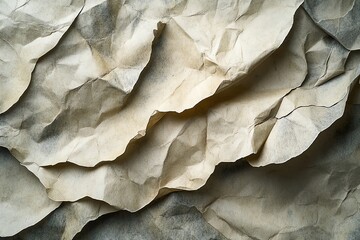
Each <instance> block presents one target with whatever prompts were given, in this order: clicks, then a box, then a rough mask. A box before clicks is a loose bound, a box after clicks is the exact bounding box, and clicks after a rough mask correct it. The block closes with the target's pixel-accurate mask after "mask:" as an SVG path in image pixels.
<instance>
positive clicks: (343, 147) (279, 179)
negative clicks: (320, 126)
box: [75, 105, 360, 240]
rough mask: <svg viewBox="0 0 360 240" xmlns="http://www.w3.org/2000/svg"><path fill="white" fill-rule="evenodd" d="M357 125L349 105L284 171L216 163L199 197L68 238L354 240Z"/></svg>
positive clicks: (109, 220) (357, 114) (358, 112)
mask: <svg viewBox="0 0 360 240" xmlns="http://www.w3.org/2000/svg"><path fill="white" fill-rule="evenodd" d="M359 121H360V106H359V105H357V106H350V105H348V106H347V110H346V113H345V117H344V118H343V119H341V120H340V121H339V122H337V123H336V124H335V125H334V126H332V127H331V128H330V129H328V130H326V131H325V132H324V133H322V134H321V135H320V136H319V138H318V139H317V140H315V143H314V144H313V145H312V146H311V147H310V148H309V149H308V150H307V151H306V152H305V153H304V154H302V155H301V156H299V157H296V158H294V159H293V160H291V161H289V162H287V163H285V164H280V165H272V166H270V165H269V166H266V167H263V168H253V167H251V166H250V165H249V164H247V163H246V161H244V160H243V161H239V162H237V163H236V164H233V163H231V164H229V163H227V164H221V165H220V166H219V167H218V168H217V169H216V170H215V173H214V174H213V175H212V176H211V177H210V179H209V181H208V182H207V183H206V185H205V186H204V187H203V188H202V189H200V190H199V191H195V192H176V193H172V194H170V195H169V196H167V197H165V198H164V199H160V200H159V201H158V202H156V203H155V204H150V205H148V206H146V207H145V208H144V209H142V210H141V211H139V212H137V213H128V212H124V211H121V212H118V213H114V214H111V215H109V216H104V217H103V218H101V219H99V220H97V221H95V222H93V223H91V224H89V225H88V226H86V227H85V228H84V229H83V231H82V232H81V233H80V234H78V235H77V236H76V238H75V239H105V238H106V239H114V238H115V239H116V238H117V237H118V236H122V238H124V239H136V238H138V239H241V240H243V239H273V240H280V239H358V238H359V235H360V232H359V222H360V212H359V202H360V187H359V184H360V177H359V170H360V162H359V151H360V139H359V137H358V136H359V134H360V124H359ZM184 219H185V221H184ZM206 222H207V223H208V224H210V225H212V226H213V227H214V228H215V229H216V230H217V231H218V233H216V231H214V229H212V228H210V227H209V226H207V225H206ZM200 229H201V230H200ZM222 234H223V235H224V236H223V235H222Z"/></svg>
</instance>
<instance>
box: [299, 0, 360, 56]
mask: <svg viewBox="0 0 360 240" xmlns="http://www.w3.org/2000/svg"><path fill="white" fill-rule="evenodd" d="M304 8H305V10H306V11H307V12H308V14H309V15H310V16H311V18H312V19H313V20H314V21H315V22H316V23H317V24H318V25H319V26H320V27H321V28H323V29H324V30H325V31H327V32H328V33H329V34H330V35H332V36H333V37H334V38H335V39H337V40H338V41H339V42H340V43H341V44H342V45H343V46H344V47H346V48H347V49H349V50H359V49H360V14H359V12H360V2H359V1H357V0H327V1H323V0H305V1H304Z"/></svg>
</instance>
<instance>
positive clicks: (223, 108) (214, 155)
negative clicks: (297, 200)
mask: <svg viewBox="0 0 360 240" xmlns="http://www.w3.org/2000/svg"><path fill="white" fill-rule="evenodd" d="M310 36H311V37H310ZM326 36H327V35H326V34H325V33H324V32H322V31H321V30H320V29H318V28H317V27H316V26H315V25H314V24H313V23H312V22H311V21H310V20H309V18H308V17H307V15H306V14H304V12H303V11H300V12H299V13H298V14H297V17H296V21H295V26H294V29H293V31H292V33H291V35H290V36H289V38H288V39H287V41H286V42H285V43H284V45H283V46H282V47H281V48H280V49H279V50H278V51H277V52H275V53H274V54H273V55H272V57H271V58H269V59H267V60H266V61H265V62H263V63H262V64H261V65H260V66H259V67H258V68H257V69H256V70H257V71H254V72H253V73H251V74H249V76H248V77H247V78H246V79H244V80H243V81H242V84H243V85H241V84H240V85H238V86H237V87H234V88H233V89H232V92H230V91H227V92H223V94H222V95H218V96H216V98H214V99H213V100H214V102H213V103H212V102H211V101H210V99H209V101H208V102H204V103H203V104H202V105H200V106H198V108H196V109H193V111H192V112H191V111H190V112H185V113H183V114H180V115H179V114H166V115H165V116H164V117H163V118H162V119H161V120H160V122H159V123H158V124H157V125H156V126H154V127H153V128H151V129H150V130H149V132H148V134H147V135H146V136H145V137H144V139H141V140H139V141H138V142H136V143H135V144H133V145H131V146H130V148H129V149H128V151H127V152H126V153H125V155H123V156H122V157H120V158H118V159H117V160H116V161H114V162H109V163H104V164H101V165H99V166H96V167H94V168H83V167H79V166H76V165H74V164H60V165H56V166H52V167H39V166H37V165H36V164H29V165H27V167H28V169H29V170H30V171H32V172H33V173H34V174H35V175H36V176H38V177H39V179H40V180H41V182H42V183H43V184H44V186H45V187H46V188H48V193H49V196H50V197H51V198H53V199H56V200H58V201H75V200H77V199H80V198H83V197H86V196H88V197H91V198H94V199H99V200H103V201H105V202H107V203H109V204H110V205H112V206H115V207H117V208H119V209H126V210H129V211H136V210H138V209H140V208H142V207H144V206H145V205H147V204H148V203H149V202H151V201H152V200H153V199H155V198H157V197H159V196H162V195H164V194H166V193H168V192H169V191H173V190H178V189H184V190H194V189H197V188H199V187H201V186H202V185H203V184H204V183H205V182H206V180H207V179H208V177H209V176H210V174H211V173H212V172H213V170H214V167H215V166H216V165H217V164H218V163H220V162H234V161H236V160H237V159H239V158H243V157H246V156H249V155H251V154H254V153H257V152H258V151H261V152H260V155H259V156H261V158H260V160H258V163H255V162H254V163H253V162H252V164H254V165H256V164H259V165H266V164H270V163H277V162H276V161H278V160H279V159H282V160H281V161H286V160H289V159H290V158H292V157H295V156H296V155H298V154H300V153H301V152H303V151H304V150H306V148H308V146H309V145H310V144H311V143H312V142H313V140H314V139H315V138H316V136H317V134H318V133H319V132H320V131H322V130H324V129H325V128H327V127H329V125H330V124H331V123H333V122H334V121H335V120H336V119H338V118H339V117H340V116H341V115H342V112H343V110H344V104H345V101H346V99H347V95H348V92H349V90H350V86H351V83H352V82H353V81H354V79H356V77H357V76H358V75H359V66H358V65H356V63H357V62H358V58H359V55H358V54H357V53H354V54H351V55H350V56H349V60H348V61H347V64H346V65H345V66H343V64H344V63H345V61H341V63H343V64H338V65H336V66H337V68H338V71H339V72H342V71H344V72H343V73H342V74H338V75H337V76H336V77H334V78H332V79H329V80H327V81H326V82H324V83H323V84H321V85H317V84H316V83H317V82H318V79H320V78H321V77H323V75H324V74H323V73H324V71H325V72H326V65H323V69H322V70H321V69H320V70H319V69H317V70H316V71H315V70H314V69H315V66H316V65H317V62H313V61H311V59H312V58H311V56H309V55H308V54H310V52H311V51H310V50H311V49H314V48H315V49H316V47H315V46H316V45H317V44H319V43H321V44H324V46H325V47H324V48H321V51H323V52H324V54H321V56H323V58H325V59H327V58H328V55H329V54H328V53H329V52H333V49H334V48H336V47H337V44H338V43H337V42H336V41H335V42H334V41H330V42H328V41H326V42H324V43H323V42H322V41H323V40H324V38H326ZM334 45H335V46H334ZM340 56H341V57H344V58H346V57H347V52H346V51H345V52H344V55H340ZM340 56H339V58H340ZM306 65H307V66H308V67H306ZM308 69H309V71H308ZM333 70H334V69H332V70H331V71H333ZM259 73H261V74H259ZM290 73H291V74H290ZM307 73H308V75H306V74H307ZM289 77H291V79H289ZM304 92H305V93H306V94H307V95H308V96H309V98H308V101H310V102H303V101H304V100H297V99H301V98H300V97H301V94H304ZM311 96H312V97H311ZM290 103H291V104H290ZM303 104H306V105H303ZM308 105H309V106H308ZM294 119H295V120H296V121H295V120H294ZM290 120H292V121H290ZM284 122H285V123H286V124H285V125H284V124H283V123H284ZM280 126H283V127H280ZM299 126H300V127H303V128H302V129H298V127H299ZM304 129H305V130H307V131H309V134H303V132H304V131H305V130H304ZM279 133H281V134H283V135H282V138H276V140H272V138H273V137H272V136H273V135H275V136H276V135H279ZM310 133H311V134H310ZM293 140H296V141H298V142H297V143H296V142H294V143H293V142H292V141H293ZM288 141H289V143H291V144H297V145H298V147H296V148H295V147H294V148H293V149H294V151H285V150H289V149H287V148H286V146H284V147H283V150H282V149H279V148H278V146H279V145H284V144H285V143H287V142H288ZM264 143H265V145H264ZM269 144H270V146H271V148H269V149H272V150H273V152H272V154H263V152H266V151H267V149H268V147H267V146H268V145H269ZM263 145H264V147H263ZM274 145H276V146H274ZM290 150H291V149H290ZM260 163H262V164H260ZM94 183H95V184H94Z"/></svg>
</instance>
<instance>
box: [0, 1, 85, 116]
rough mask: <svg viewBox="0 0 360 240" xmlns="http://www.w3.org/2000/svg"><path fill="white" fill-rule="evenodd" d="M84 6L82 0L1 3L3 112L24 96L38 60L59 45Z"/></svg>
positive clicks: (0, 92) (0, 88) (0, 93)
mask: <svg viewBox="0 0 360 240" xmlns="http://www.w3.org/2000/svg"><path fill="white" fill-rule="evenodd" d="M83 5H84V1H83V0H75V1H71V3H70V4H68V3H67V2H66V1H41V0H30V1H1V2H0V52H1V54H0V96H1V98H0V114H1V113H4V112H5V111H7V110H8V109H9V108H10V107H11V106H13V105H14V104H15V103H16V102H17V101H18V100H19V98H20V97H21V96H22V95H23V93H24V92H25V90H26V89H27V88H28V86H29V84H30V81H31V73H32V71H33V70H34V68H35V65H36V62H37V61H38V59H39V58H40V57H41V56H43V55H45V54H46V53H47V52H49V51H50V50H51V49H52V48H53V47H55V46H56V44H57V43H58V42H59V40H60V38H61V37H62V36H63V35H64V34H65V32H66V31H67V30H68V29H69V27H70V25H71V24H72V23H73V21H74V19H75V18H76V16H77V15H78V14H79V12H80V10H81V9H82V7H83Z"/></svg>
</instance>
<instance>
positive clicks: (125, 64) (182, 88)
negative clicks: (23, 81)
mask: <svg viewBox="0 0 360 240" xmlns="http://www.w3.org/2000/svg"><path fill="white" fill-rule="evenodd" d="M141 2H143V1H141ZM301 2H302V1H300V0H291V1H286V2H284V1H281V0H277V1H272V2H271V3H270V2H267V1H264V0H261V1H253V2H252V1H234V2H233V3H229V2H228V1H210V2H209V1H202V2H198V1H197V2H192V1H189V2H187V3H186V6H183V8H182V10H181V11H180V10H179V7H172V5H171V4H170V3H168V4H165V3H164V2H157V1H155V2H154V4H155V3H157V4H161V7H159V6H158V5H156V4H155V5H154V6H156V7H154V6H152V5H151V6H150V5H149V6H148V7H149V9H147V8H146V7H145V6H146V5H145V6H142V5H141V4H140V5H138V4H139V2H137V1H126V2H124V4H123V5H122V6H120V4H119V5H114V4H110V3H108V2H100V3H99V4H97V5H95V6H92V5H91V6H88V5H89V4H91V3H86V4H87V5H86V6H85V7H84V10H83V11H82V12H81V14H80V15H79V16H78V18H77V19H76V22H75V23H74V27H73V28H71V29H70V30H69V32H68V34H67V35H66V36H65V37H64V39H63V41H62V42H61V43H60V44H59V45H58V46H57V47H56V49H54V51H52V53H51V54H49V55H48V56H46V57H45V58H43V59H42V60H41V61H40V62H39V63H38V66H37V67H36V69H35V71H34V74H33V79H32V85H31V86H30V88H29V89H28V93H27V95H26V96H24V98H23V100H22V101H21V102H19V104H18V106H17V108H16V109H14V110H13V111H11V112H9V113H8V114H6V115H4V116H3V117H2V118H1V119H0V134H1V135H2V136H3V138H0V144H1V145H2V146H5V147H7V148H9V149H10V150H11V152H12V154H14V156H16V158H17V159H19V161H21V162H22V163H24V164H32V163H34V164H36V165H39V166H50V165H55V164H58V163H62V162H71V163H75V164H77V165H80V166H85V167H93V166H95V165H96V164H98V163H100V162H102V161H111V160H114V159H116V158H117V157H118V156H120V155H122V154H123V153H124V152H125V150H126V148H127V146H128V145H129V142H132V141H133V140H134V139H137V138H140V137H142V136H143V135H144V134H145V131H146V129H147V126H148V125H153V123H154V122H155V121H156V120H154V118H153V117H154V116H153V115H154V114H156V112H157V111H176V112H181V111H184V110H185V109H187V108H191V107H193V106H194V105H195V104H197V103H198V102H199V101H201V100H202V99H204V98H207V97H209V96H211V95H212V94H214V93H215V92H216V91H218V90H220V89H222V88H223V87H225V85H227V86H229V84H230V83H231V82H241V81H242V80H241V79H242V77H243V75H244V74H245V73H247V72H248V71H249V70H250V69H252V68H253V67H255V65H257V64H258V63H259V62H260V61H262V60H263V59H264V58H265V57H267V56H268V55H270V54H271V53H272V52H273V51H274V50H275V49H276V48H278V47H279V46H280V44H281V43H282V42H283V40H284V38H285V37H286V35H287V33H288V31H289V30H290V28H291V26H292V23H293V15H294V12H295V11H296V9H297V8H298V6H299V5H300V4H301ZM176 6H181V4H180V3H179V5H176ZM159 9H160V10H161V9H163V10H162V11H164V12H162V11H160V10H159ZM164 9H167V10H166V11H165V10H164ZM159 11H160V13H159ZM280 12H281V14H278V13H280ZM159 14H160V16H159ZM161 14H162V15H161ZM194 21H196V22H198V23H199V25H196V24H193V22H194ZM160 22H164V23H165V24H166V27H165V28H164V30H163V31H162V34H161V36H159V39H158V41H157V42H156V44H155V46H154V47H153V51H152V60H151V61H150V63H149V65H148V66H147V68H146V70H145V71H143V69H144V68H145V66H146V64H147V63H148V61H149V59H150V53H151V46H152V42H153V41H154V34H153V31H154V29H158V30H159V32H160V30H161V27H162V26H160V27H159V26H158V23H160ZM160 25H161V24H160ZM184 28H186V29H187V30H186V31H184ZM188 31H189V32H188ZM242 48H245V49H242ZM142 71H143V72H142ZM137 81H138V82H139V83H138V86H137V87H136V90H135V91H133V92H131V91H132V89H133V88H134V86H135V83H136V82H137ZM130 92H131V94H130ZM160 115H161V114H160ZM155 118H159V116H155ZM149 121H150V123H149Z"/></svg>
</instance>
